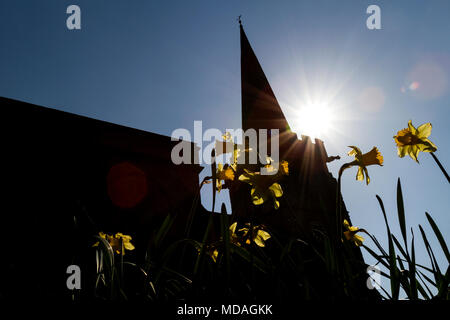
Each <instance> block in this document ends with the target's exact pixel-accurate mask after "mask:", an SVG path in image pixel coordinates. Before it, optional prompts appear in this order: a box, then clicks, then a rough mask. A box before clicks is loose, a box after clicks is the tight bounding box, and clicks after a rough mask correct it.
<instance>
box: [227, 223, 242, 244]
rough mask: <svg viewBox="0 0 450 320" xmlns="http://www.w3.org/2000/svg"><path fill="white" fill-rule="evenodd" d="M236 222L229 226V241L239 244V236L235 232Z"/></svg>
mask: <svg viewBox="0 0 450 320" xmlns="http://www.w3.org/2000/svg"><path fill="white" fill-rule="evenodd" d="M236 227H237V222H235V223H233V224H232V225H231V226H230V228H229V231H230V242H231V243H234V244H235V245H237V246H241V243H240V239H239V236H238V235H237V234H236Z"/></svg>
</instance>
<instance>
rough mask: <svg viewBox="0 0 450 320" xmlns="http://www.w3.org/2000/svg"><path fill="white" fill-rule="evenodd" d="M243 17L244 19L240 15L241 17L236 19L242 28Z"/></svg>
mask: <svg viewBox="0 0 450 320" xmlns="http://www.w3.org/2000/svg"><path fill="white" fill-rule="evenodd" d="M241 17H242V14H240V15H239V17H238V18H237V19H236V20H237V21H238V22H239V25H240V26H242V21H241Z"/></svg>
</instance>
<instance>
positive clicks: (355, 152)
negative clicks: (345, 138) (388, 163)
mask: <svg viewBox="0 0 450 320" xmlns="http://www.w3.org/2000/svg"><path fill="white" fill-rule="evenodd" d="M349 148H352V150H351V151H349V152H348V155H349V156H355V160H354V161H352V162H350V163H347V164H345V165H343V166H342V168H341V173H342V171H343V170H345V169H347V168H350V167H352V166H358V167H359V168H358V172H357V173H356V180H364V176H365V177H366V184H369V182H370V177H369V172H368V171H367V166H370V165H374V164H377V165H379V166H382V165H383V156H382V155H381V153H380V151H378V149H377V147H373V148H372V150H370V151H369V152H367V153H364V154H363V153H362V152H361V150H360V149H359V148H358V147H355V146H349Z"/></svg>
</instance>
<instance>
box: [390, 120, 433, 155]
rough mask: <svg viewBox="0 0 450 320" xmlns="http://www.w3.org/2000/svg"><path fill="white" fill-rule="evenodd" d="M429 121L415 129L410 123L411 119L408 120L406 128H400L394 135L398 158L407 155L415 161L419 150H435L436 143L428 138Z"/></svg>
mask: <svg viewBox="0 0 450 320" xmlns="http://www.w3.org/2000/svg"><path fill="white" fill-rule="evenodd" d="M431 128H432V127H431V123H424V124H422V125H421V126H420V127H418V128H417V129H416V128H415V127H414V126H413V125H412V122H411V120H409V121H408V128H405V129H403V130H400V131H399V132H397V135H396V136H394V140H395V143H396V144H397V153H398V156H399V157H400V158H403V157H404V156H405V155H409V156H410V157H411V158H412V159H414V160H415V161H416V162H419V161H418V160H417V156H418V155H419V152H420V151H422V152H435V151H436V150H437V147H436V145H435V144H434V143H433V142H431V141H430V140H428V137H429V136H430V134H431Z"/></svg>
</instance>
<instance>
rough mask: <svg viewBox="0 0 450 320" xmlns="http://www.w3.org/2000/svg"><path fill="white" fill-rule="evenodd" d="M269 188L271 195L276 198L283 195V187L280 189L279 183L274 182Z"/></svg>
mask: <svg viewBox="0 0 450 320" xmlns="http://www.w3.org/2000/svg"><path fill="white" fill-rule="evenodd" d="M269 190H270V191H271V192H272V193H273V195H274V196H275V197H277V198H279V197H281V196H282V195H283V189H281V186H280V184H279V183H276V182H275V183H274V184H272V185H271V186H270V187H269Z"/></svg>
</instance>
